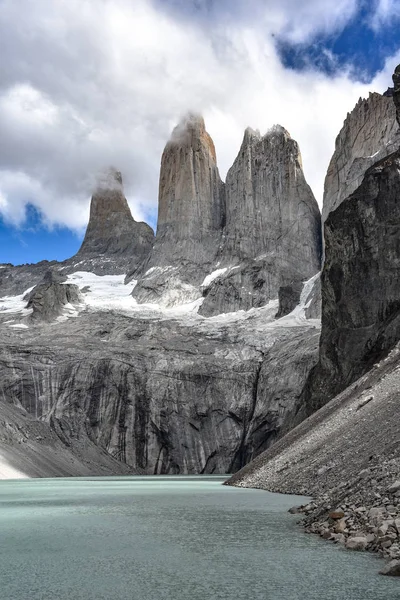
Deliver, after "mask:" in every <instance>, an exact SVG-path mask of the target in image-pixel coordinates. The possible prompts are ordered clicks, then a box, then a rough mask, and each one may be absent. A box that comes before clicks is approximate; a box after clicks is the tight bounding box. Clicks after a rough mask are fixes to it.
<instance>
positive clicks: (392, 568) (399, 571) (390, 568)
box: [379, 560, 400, 577]
mask: <svg viewBox="0 0 400 600" xmlns="http://www.w3.org/2000/svg"><path fill="white" fill-rule="evenodd" d="M379 573H380V575H387V576H388V577H400V560H391V561H390V562H389V563H387V564H386V565H385V566H384V567H383V569H381V570H380V571H379Z"/></svg>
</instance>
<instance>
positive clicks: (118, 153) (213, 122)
mask: <svg viewBox="0 0 400 600" xmlns="http://www.w3.org/2000/svg"><path fill="white" fill-rule="evenodd" d="M356 9H357V2H356V0H309V1H308V2H298V0H296V1H294V0H269V1H268V2H265V1H264V0H263V1H261V0H246V2H244V0H229V1H228V0H220V1H219V2H216V1H211V2H210V0H207V1H206V0H196V1H195V0H193V1H188V0H175V1H174V0H169V2H167V1H166V0H158V1H157V0H85V1H84V2H83V1H82V0H68V2H67V1H66V0H35V2H31V1H30V0H19V2H18V3H16V2H15V1H14V0H2V2H1V4H0V54H1V56H2V57H3V58H4V57H6V60H2V61H1V64H0V130H1V132H2V135H1V136H0V213H1V214H2V215H3V217H4V218H5V219H6V220H8V221H9V222H11V223H13V224H20V223H21V222H23V220H24V215H25V207H26V205H27V204H29V203H30V204H33V205H34V206H35V207H37V209H38V210H39V211H40V213H41V214H42V216H43V220H44V222H45V223H46V224H47V225H49V226H52V225H54V224H60V225H66V226H68V227H70V228H72V229H75V230H79V229H81V228H82V227H83V226H84V225H85V223H86V221H87V217H88V208H89V198H90V193H91V190H92V188H93V186H94V184H95V180H96V175H97V173H98V171H99V170H100V169H102V168H104V167H106V166H108V165H114V166H115V167H116V168H117V169H118V170H120V171H121V172H122V174H123V178H124V184H125V191H126V195H127V197H128V200H129V202H130V206H131V208H132V210H133V214H134V216H135V218H138V219H142V218H145V217H146V218H148V217H150V218H153V219H154V216H155V214H156V209H157V191H158V175H159V165H160V157H161V153H162V150H163V147H164V145H165V142H166V140H167V139H168V137H169V135H170V132H171V131H172V129H173V127H174V125H175V124H176V122H177V120H178V119H179V118H180V116H181V115H182V114H183V113H185V112H187V111H188V110H192V111H195V112H201V113H202V114H203V115H204V117H205V120H206V125H207V128H208V130H209V132H210V134H211V135H212V137H213V138H214V141H215V144H216V150H217V155H218V161H219V165H220V170H221V174H222V176H225V173H226V171H227V169H228V168H229V167H230V165H231V164H232V162H233V160H234V158H235V156H236V154H237V152H238V151H239V147H240V143H241V140H242V136H243V132H244V129H245V128H246V127H247V126H248V125H249V126H252V127H253V128H258V129H260V130H261V131H266V130H267V129H269V127H271V126H272V125H273V124H274V123H280V124H282V125H283V126H284V127H286V128H287V129H288V130H289V131H290V133H291V134H292V136H293V137H294V138H295V139H296V140H297V141H298V142H299V144H300V148H301V150H302V154H303V163H304V167H305V173H306V176H307V179H308V181H309V183H310V185H311V186H312V188H313V190H314V192H315V194H316V196H317V199H318V200H319V201H320V202H321V199H322V188H323V179H324V175H325V172H326V168H327V165H328V162H329V159H330V156H331V154H332V151H333V147H334V139H335V137H336V135H337V133H338V131H339V129H340V127H341V125H342V122H343V120H344V118H345V116H346V113H347V111H348V110H350V109H351V108H352V106H353V105H354V104H355V102H356V101H357V99H358V97H359V96H360V95H366V94H367V93H368V91H369V89H378V90H382V91H383V90H384V89H386V87H387V86H388V85H389V84H390V80H391V79H390V72H389V66H390V65H389V64H388V65H387V69H385V71H384V73H382V74H381V75H380V78H378V79H377V82H379V85H380V86H381V87H380V88H375V82H372V83H371V85H370V86H366V85H363V84H361V83H359V82H355V81H353V79H352V76H351V71H350V69H349V70H346V69H344V70H343V71H342V72H341V73H340V74H338V75H335V76H334V77H332V76H331V77H328V76H327V75H324V74H323V73H320V72H317V71H315V70H313V69H312V68H309V69H308V70H305V71H302V72H301V73H300V72H295V71H292V70H290V69H286V68H285V67H284V66H283V65H282V63H281V60H280V58H279V55H278V52H277V49H276V40H277V39H287V40H289V41H290V42H292V43H312V40H313V38H314V36H316V35H318V34H327V33H332V32H334V31H337V30H338V29H340V28H342V27H344V25H345V24H346V23H347V22H348V21H349V20H350V19H351V18H352V17H353V16H354V14H355V11H356ZM385 81H386V83H384V82H385Z"/></svg>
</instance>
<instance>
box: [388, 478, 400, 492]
mask: <svg viewBox="0 0 400 600" xmlns="http://www.w3.org/2000/svg"><path fill="white" fill-rule="evenodd" d="M398 490H400V480H398V481H395V482H394V483H392V485H391V486H390V487H389V488H388V492H389V494H395V493H396V492H397V491H398Z"/></svg>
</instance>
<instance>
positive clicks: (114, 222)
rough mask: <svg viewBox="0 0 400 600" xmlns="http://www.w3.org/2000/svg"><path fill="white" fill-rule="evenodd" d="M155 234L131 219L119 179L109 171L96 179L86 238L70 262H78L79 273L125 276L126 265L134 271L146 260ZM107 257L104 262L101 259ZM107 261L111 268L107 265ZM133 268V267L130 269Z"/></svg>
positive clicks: (112, 171)
mask: <svg viewBox="0 0 400 600" xmlns="http://www.w3.org/2000/svg"><path fill="white" fill-rule="evenodd" d="M153 240H154V233H153V230H152V229H151V227H149V226H148V225H147V224H146V223H137V222H136V221H135V220H134V218H133V217H132V214H131V211H130V209H129V206H128V202H127V201H126V198H125V196H124V191H123V186H122V176H121V173H120V172H119V171H116V170H115V169H109V170H108V171H106V172H105V173H103V174H102V175H101V176H100V177H99V180H98V184H97V189H96V191H95V193H94V194H93V196H92V200H91V204H90V217H89V223H88V226H87V229H86V234H85V238H84V240H83V242H82V246H81V247H80V249H79V251H78V253H77V254H76V256H75V257H73V258H72V259H70V261H69V262H70V263H71V262H72V263H76V262H77V261H78V262H79V263H80V270H82V271H83V270H85V269H86V270H90V271H93V272H96V271H97V272H99V274H100V273H101V272H107V273H109V272H110V269H112V268H113V267H114V271H116V272H119V273H124V271H125V272H126V270H127V269H128V267H129V265H132V264H134V265H135V268H138V266H139V265H140V264H141V263H142V262H143V261H144V260H145V259H146V258H147V256H148V255H149V252H150V250H151V248H152V245H153ZM105 257H106V258H107V259H108V260H107V261H104V260H102V258H103V259H104V258H105ZM107 262H108V263H111V265H108V266H107ZM131 268H132V267H131Z"/></svg>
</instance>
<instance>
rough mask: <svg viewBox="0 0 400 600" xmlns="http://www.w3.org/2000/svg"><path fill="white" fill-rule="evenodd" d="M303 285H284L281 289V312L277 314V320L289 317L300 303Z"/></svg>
mask: <svg viewBox="0 0 400 600" xmlns="http://www.w3.org/2000/svg"><path fill="white" fill-rule="evenodd" d="M302 287H303V286H302V285H300V284H299V283H294V284H292V285H284V286H282V287H280V288H279V292H278V299H279V310H278V312H277V313H276V318H277V319H280V318H281V317H284V316H285V315H288V314H289V313H291V312H292V310H293V309H294V308H295V307H296V306H297V305H298V304H299V302H300V294H301V289H302Z"/></svg>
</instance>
